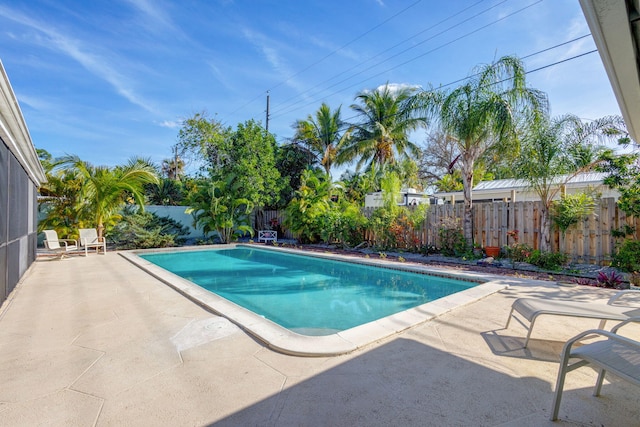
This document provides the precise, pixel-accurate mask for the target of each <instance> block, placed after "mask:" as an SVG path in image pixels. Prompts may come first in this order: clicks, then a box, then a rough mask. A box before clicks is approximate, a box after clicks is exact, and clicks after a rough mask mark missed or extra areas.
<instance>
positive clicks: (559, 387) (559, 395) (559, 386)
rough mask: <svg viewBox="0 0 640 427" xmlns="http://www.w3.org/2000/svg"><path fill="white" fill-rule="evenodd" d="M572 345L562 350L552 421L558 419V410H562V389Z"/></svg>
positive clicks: (552, 406)
mask: <svg viewBox="0 0 640 427" xmlns="http://www.w3.org/2000/svg"><path fill="white" fill-rule="evenodd" d="M569 350H570V347H569V348H567V347H565V348H564V349H563V351H562V357H561V358H560V367H559V369H558V379H557V380H556V391H555V394H554V396H553V404H552V405H551V408H552V411H551V417H550V418H551V421H556V420H557V419H558V412H560V401H561V400H562V390H563V389H564V379H565V377H566V375H567V365H568V363H569V353H570V351H569Z"/></svg>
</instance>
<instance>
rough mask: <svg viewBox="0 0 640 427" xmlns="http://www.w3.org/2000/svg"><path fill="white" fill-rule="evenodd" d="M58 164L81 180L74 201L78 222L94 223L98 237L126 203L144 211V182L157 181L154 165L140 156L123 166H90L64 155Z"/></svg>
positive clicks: (118, 214) (100, 236) (117, 217)
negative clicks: (78, 191)
mask: <svg viewBox="0 0 640 427" xmlns="http://www.w3.org/2000/svg"><path fill="white" fill-rule="evenodd" d="M59 167H62V168H66V169H68V170H70V171H73V173H76V174H77V176H78V177H79V179H80V180H81V182H82V186H81V188H80V193H79V197H78V199H77V203H76V210H77V211H78V213H79V215H78V217H79V218H80V221H81V222H83V221H84V222H89V224H88V225H92V226H93V225H95V226H96V227H97V229H98V237H99V238H102V236H103V232H104V229H105V227H106V226H107V225H111V223H112V221H114V220H117V219H120V218H121V215H120V211H121V209H122V208H123V207H124V206H125V205H126V204H127V203H135V204H137V205H138V206H139V207H140V208H141V209H142V210H144V202H145V198H144V186H145V184H149V183H156V184H157V183H158V177H157V176H156V174H155V170H154V168H153V166H151V164H150V163H149V162H148V161H146V160H143V159H139V158H133V159H131V160H129V162H128V163H127V164H126V165H124V166H116V167H114V168H110V167H107V166H93V165H92V164H90V163H88V162H85V161H83V160H80V158H79V157H77V156H67V157H65V158H63V159H62V160H61V161H60V163H59ZM85 218H86V219H85ZM89 218H90V219H89ZM80 225H83V224H80Z"/></svg>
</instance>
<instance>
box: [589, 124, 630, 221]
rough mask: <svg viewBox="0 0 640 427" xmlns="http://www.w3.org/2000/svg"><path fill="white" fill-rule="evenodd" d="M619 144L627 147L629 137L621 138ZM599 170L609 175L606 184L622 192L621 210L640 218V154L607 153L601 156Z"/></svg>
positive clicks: (619, 200) (605, 180) (619, 204)
mask: <svg viewBox="0 0 640 427" xmlns="http://www.w3.org/2000/svg"><path fill="white" fill-rule="evenodd" d="M619 143H620V144H621V145H623V146H625V147H627V146H628V145H629V144H630V141H629V139H628V136H627V137H622V138H620V140H619ZM598 170H600V171H602V172H606V173H607V174H608V176H607V177H606V178H605V179H604V183H605V184H606V185H608V186H609V187H611V188H615V189H616V190H618V191H619V192H620V197H619V198H618V202H617V203H618V206H619V207H620V209H622V210H623V211H624V212H625V213H626V214H627V215H633V216H636V217H640V153H638V152H634V153H625V154H615V153H614V152H613V151H611V150H608V151H605V152H604V153H603V154H602V155H601V156H600V163H599V164H598Z"/></svg>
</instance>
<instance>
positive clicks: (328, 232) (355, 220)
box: [318, 203, 367, 246]
mask: <svg viewBox="0 0 640 427" xmlns="http://www.w3.org/2000/svg"><path fill="white" fill-rule="evenodd" d="M366 221H367V219H366V218H365V217H364V215H362V213H361V212H360V209H359V208H358V206H356V205H355V204H351V203H342V204H341V205H337V204H332V205H331V208H330V210H328V211H327V212H325V213H323V214H321V215H320V217H319V219H318V225H319V234H320V237H321V238H322V240H323V241H325V242H326V243H337V244H341V245H344V246H357V245H358V244H360V243H362V240H363V236H364V233H363V227H364V224H365V223H366Z"/></svg>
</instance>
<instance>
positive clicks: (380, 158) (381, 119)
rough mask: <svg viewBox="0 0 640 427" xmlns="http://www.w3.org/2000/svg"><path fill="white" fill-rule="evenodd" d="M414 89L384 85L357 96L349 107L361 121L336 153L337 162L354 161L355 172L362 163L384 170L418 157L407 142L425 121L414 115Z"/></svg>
mask: <svg viewBox="0 0 640 427" xmlns="http://www.w3.org/2000/svg"><path fill="white" fill-rule="evenodd" d="M416 92H417V89H416V88H415V87H408V86H397V85H390V84H389V83H387V84H386V85H384V86H382V87H379V88H378V89H377V90H374V91H363V92H361V93H360V94H358V95H357V96H356V100H357V101H358V102H359V103H358V104H353V105H351V108H352V109H353V110H354V111H355V112H356V113H358V114H359V116H360V117H361V121H360V122H359V123H357V124H354V125H353V129H354V130H353V133H352V136H351V139H350V140H349V142H348V143H347V144H346V145H345V146H344V148H343V149H342V150H341V152H340V153H338V157H337V163H338V164H343V163H349V162H351V161H354V160H357V169H360V168H361V167H362V166H364V165H365V164H366V165H367V166H366V168H367V169H369V168H370V167H371V165H373V164H376V165H378V166H381V167H384V166H385V165H387V164H393V163H396V162H397V161H398V160H400V159H402V158H406V157H408V156H413V157H414V158H418V156H419V155H420V148H419V147H418V146H417V145H416V144H414V143H413V142H411V141H409V133H410V132H412V131H414V130H416V129H418V128H420V127H422V126H425V125H426V123H427V120H426V118H425V117H424V116H421V115H420V114H417V113H418V112H419V111H420V110H417V109H416V97H415V96H414V95H415V94H416Z"/></svg>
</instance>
